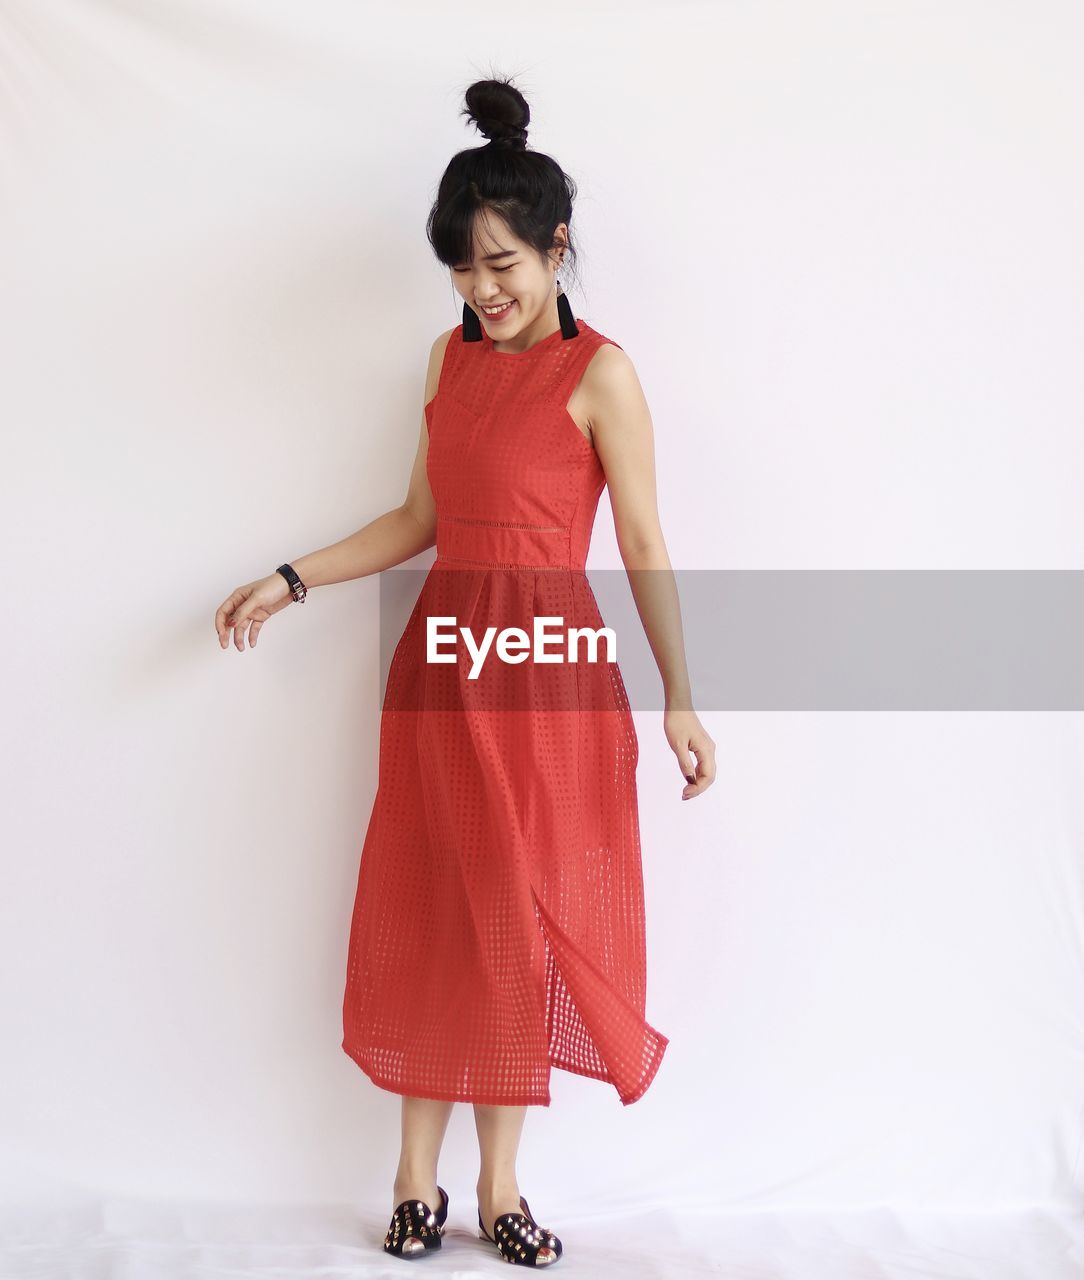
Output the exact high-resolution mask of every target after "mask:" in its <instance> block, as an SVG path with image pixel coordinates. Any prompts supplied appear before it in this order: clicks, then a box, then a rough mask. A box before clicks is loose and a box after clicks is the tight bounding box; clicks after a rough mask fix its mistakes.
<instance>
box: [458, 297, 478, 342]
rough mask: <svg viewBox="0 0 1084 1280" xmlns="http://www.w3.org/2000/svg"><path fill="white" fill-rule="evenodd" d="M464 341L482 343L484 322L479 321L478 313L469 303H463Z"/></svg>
mask: <svg viewBox="0 0 1084 1280" xmlns="http://www.w3.org/2000/svg"><path fill="white" fill-rule="evenodd" d="M463 341H464V342H481V341H482V322H481V320H479V319H478V312H477V311H475V310H473V309H472V307H471V305H470V303H469V302H464V303H463Z"/></svg>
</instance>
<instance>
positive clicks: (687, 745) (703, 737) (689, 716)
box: [662, 707, 715, 800]
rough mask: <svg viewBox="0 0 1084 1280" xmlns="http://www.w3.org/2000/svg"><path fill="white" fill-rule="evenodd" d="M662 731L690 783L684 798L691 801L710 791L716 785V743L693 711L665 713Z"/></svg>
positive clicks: (684, 792)
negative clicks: (694, 759) (694, 797)
mask: <svg viewBox="0 0 1084 1280" xmlns="http://www.w3.org/2000/svg"><path fill="white" fill-rule="evenodd" d="M662 728H663V732H664V733H665V734H666V741H667V742H669V744H670V746H671V748H672V749H673V752H674V754H675V755H676V756H677V761H678V768H679V769H680V770H681V772H682V775H683V776H684V778H685V780H686V782H687V783H688V785H687V786H686V787H685V789H684V791H682V793H681V798H682V800H691V799H692V798H693V796H698V795H701V794H702V793H703V792H705V791H707V789H708V787H710V786H711V784H712V783H713V782H714V781H715V742H714V741H713V740H712V738H711V736H710V734H709V733H708V731H707V729H705V728H704V726H703V725H702V724H701V723H700V717H699V716H698V715H697V714H696V712H695V711H693V709H692V708H691V707H689V708H688V709H686V710H670V709H667V710H666V711H664V712H663V717H662ZM693 756H695V757H696V761H695V763H694V761H693Z"/></svg>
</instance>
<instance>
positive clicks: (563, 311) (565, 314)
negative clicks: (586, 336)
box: [557, 280, 580, 338]
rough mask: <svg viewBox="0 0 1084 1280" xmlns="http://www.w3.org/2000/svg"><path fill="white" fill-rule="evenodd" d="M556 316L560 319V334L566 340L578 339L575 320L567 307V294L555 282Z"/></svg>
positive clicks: (570, 309)
mask: <svg viewBox="0 0 1084 1280" xmlns="http://www.w3.org/2000/svg"><path fill="white" fill-rule="evenodd" d="M557 314H558V315H559V316H560V317H561V333H562V334H563V335H564V337H566V338H578V337H579V336H580V331H579V329H578V328H577V327H576V318H575V316H574V315H573V314H572V307H571V306H570V305H569V301H568V294H567V293H565V291H564V289H563V287H562V285H561V281H560V280H558V281H557Z"/></svg>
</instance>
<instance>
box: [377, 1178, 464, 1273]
mask: <svg viewBox="0 0 1084 1280" xmlns="http://www.w3.org/2000/svg"><path fill="white" fill-rule="evenodd" d="M437 1190H438V1191H439V1192H440V1202H441V1203H440V1208H439V1209H438V1210H437V1211H436V1212H435V1213H434V1212H433V1210H432V1209H430V1208H429V1206H428V1205H427V1204H426V1203H425V1201H424V1200H404V1201H403V1202H402V1204H399V1205H396V1207H395V1212H394V1213H393V1214H392V1215H391V1224H390V1225H389V1227H388V1234H387V1235H386V1236H385V1237H384V1252H385V1253H391V1254H394V1255H395V1256H396V1257H397V1258H408V1259H414V1258H424V1257H425V1255H426V1254H427V1253H432V1252H433V1251H434V1250H435V1249H439V1248H440V1246H441V1236H442V1235H443V1234H444V1226H445V1223H446V1222H447V1221H448V1193H447V1191H445V1190H444V1188H443V1187H440V1186H438V1187H437Z"/></svg>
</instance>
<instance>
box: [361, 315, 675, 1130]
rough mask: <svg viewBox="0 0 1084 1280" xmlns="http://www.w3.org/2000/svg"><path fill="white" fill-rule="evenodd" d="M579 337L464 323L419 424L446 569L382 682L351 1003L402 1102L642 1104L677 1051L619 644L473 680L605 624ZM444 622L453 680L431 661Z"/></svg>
mask: <svg viewBox="0 0 1084 1280" xmlns="http://www.w3.org/2000/svg"><path fill="white" fill-rule="evenodd" d="M576 323H577V328H578V330H579V332H578V334H577V335H576V336H574V337H570V338H566V337H564V334H563V332H562V330H560V329H557V330H555V331H554V332H553V333H551V334H549V335H548V336H547V337H545V338H543V339H542V340H541V341H539V342H536V343H535V344H534V345H533V346H532V347H529V348H528V349H527V350H526V351H522V352H504V351H497V350H496V349H495V348H494V346H493V341H492V339H491V338H490V337H489V335H488V334H486V333H485V331H484V330H483V333H482V338H481V340H479V341H464V339H463V333H462V329H463V326H462V325H459V326H457V327H456V329H455V330H454V331H453V332H452V334H451V336H450V338H449V340H448V344H447V348H446V351H445V355H444V360H443V364H442V367H441V371H440V378H439V382H438V387H437V392H436V395H435V396H434V397H433V399H432V400H431V401H430V402H429V403H428V404H427V405H426V406H425V414H426V422H427V425H428V432H429V450H428V459H427V463H426V469H427V474H428V478H429V482H430V487H431V489H432V493H433V498H434V502H435V505H436V512H437V538H436V559H435V560H434V562H433V564H432V565H431V566H430V568H429V571H428V573H427V575H426V577H425V580H424V582H423V584H422V587H421V591H420V593H419V595H418V599H417V601H416V603H415V605H414V607H413V611H412V612H411V614H410V617H409V619H408V621H407V624H406V627H405V629H404V631H403V634H402V637H401V638H400V640H399V642H398V644H397V646H396V649H395V653H394V655H393V657H392V661H391V665H390V667H389V671H388V681H387V687H386V690H385V696H384V701H383V707H382V711H381V719H380V750H379V777H378V783H377V791H376V796H375V799H374V802H373V808H372V813H371V816H370V819H369V826H368V830H367V832H366V835H365V840H364V844H363V847H362V853H361V865H360V870H359V874H358V882H357V893H356V897H355V902H354V909H353V917H352V923H351V928H350V939H349V955H348V961H347V976H346V990H345V995H344V999H343V1033H344V1035H343V1042H342V1047H343V1049H344V1051H345V1052H346V1053H347V1054H348V1055H349V1056H350V1057H351V1058H352V1059H353V1060H354V1061H355V1062H356V1063H357V1065H358V1066H359V1067H361V1069H362V1070H363V1071H364V1072H365V1073H366V1074H367V1075H368V1076H369V1077H370V1079H371V1080H372V1081H373V1082H374V1083H375V1084H377V1085H379V1086H380V1087H381V1088H384V1089H388V1090H391V1091H392V1092H394V1093H400V1094H407V1095H412V1096H415V1097H422V1098H439V1099H451V1100H455V1101H462V1102H481V1103H499V1104H504V1105H508V1106H516V1105H529V1104H538V1105H542V1106H549V1104H550V1069H551V1067H559V1068H561V1069H562V1070H565V1071H570V1072H574V1073H575V1074H577V1075H581V1076H587V1077H591V1078H593V1079H596V1080H602V1081H606V1082H609V1083H610V1084H612V1085H613V1086H614V1088H615V1089H616V1090H617V1093H618V1096H619V1098H620V1100H621V1102H622V1103H623V1104H625V1105H628V1104H629V1103H632V1102H635V1101H636V1100H637V1099H638V1098H640V1097H642V1096H643V1094H644V1093H645V1092H646V1090H647V1088H648V1086H649V1085H650V1084H651V1082H652V1080H653V1079H654V1077H655V1074H656V1072H657V1071H658V1069H659V1065H660V1063H661V1061H662V1056H663V1053H664V1051H665V1048H666V1045H667V1044H668V1043H669V1042H668V1039H667V1037H666V1036H664V1035H662V1033H661V1032H659V1031H656V1030H655V1028H654V1027H652V1026H651V1025H650V1024H649V1023H648V1022H647V1021H646V1020H645V1017H644V1014H645V998H646V985H647V964H646V946H645V918H644V889H643V874H642V866H641V857H640V836H639V820H638V813H637V797H636V764H637V759H638V754H639V752H638V744H637V738H636V729H635V726H634V723H633V718H632V714H631V711H630V708H629V703H628V698H627V696H626V692H625V686H624V683H623V681H622V678H621V672H620V668H619V667H618V665H617V664H616V662H611V661H607V660H606V657H607V650H606V645H605V643H604V642H602V643H600V645H599V647H598V650H597V658H598V660H597V661H587V660H585V659H586V657H587V655H588V649H587V647H586V646H585V645H581V647H580V649H579V660H578V661H564V662H557V661H552V660H551V661H539V660H538V659H537V658H536V657H533V656H532V653H531V652H527V653H526V654H523V651H522V650H519V651H516V650H514V649H512V648H510V649H509V650H507V651H506V652H507V653H509V654H511V653H513V652H517V653H518V656H521V657H525V658H526V660H524V661H519V662H517V661H514V660H508V661H503V660H502V659H501V658H500V657H499V656H498V650H497V645H496V640H494V642H493V648H492V649H491V650H490V651H489V653H488V655H487V657H486V660H485V661H484V663H482V664H481V669H480V670H478V668H477V666H476V664H475V662H474V658H473V657H472V656H471V654H470V653H469V652H468V651H467V647H466V644H465V642H464V641H463V640H462V639H460V638H459V636H458V632H457V629H458V628H469V629H470V631H471V633H472V635H473V637H474V641H475V643H476V644H477V643H481V642H482V641H483V639H484V636H485V633H486V631H487V629H488V628H496V629H497V631H498V632H500V631H502V630H504V628H506V627H521V628H523V630H524V632H525V633H526V635H527V636H531V634H532V625H533V621H534V619H535V618H549V619H556V620H558V623H559V625H556V624H554V623H552V622H551V624H550V627H551V630H550V631H549V633H548V634H549V635H550V637H551V640H550V647H549V649H548V652H550V653H567V649H566V648H565V643H566V642H565V639H564V636H565V629H566V628H567V627H569V626H580V627H589V628H592V629H597V628H600V627H603V626H605V623H604V621H603V619H602V618H601V616H600V613H599V610H598V606H597V604H596V601H595V597H594V594H593V592H592V590H591V587H590V585H589V583H588V581H587V577H586V573H585V569H584V566H585V562H586V558H587V550H588V546H589V544H590V540H591V530H592V526H593V524H594V519H595V512H596V509H597V506H598V500H599V497H600V495H601V493H602V490H603V488H604V487H605V483H606V478H605V473H604V470H603V467H602V464H601V462H600V460H599V458H598V455H597V454H596V452H595V450H594V448H593V446H592V445H591V443H590V442H589V441H588V440H587V438H586V437H585V436H584V435H583V433H582V432H581V431H580V429H579V427H578V426H577V425H576V423H575V421H574V420H573V419H572V417H571V415H570V414H569V413H568V410H567V407H566V406H567V404H568V400H569V398H570V396H571V394H572V392H573V391H574V390H575V387H576V385H577V383H578V382H579V381H580V378H581V377H582V375H583V372H584V370H585V369H586V367H587V364H588V362H589V361H590V359H591V357H592V356H593V355H594V354H595V352H596V351H597V350H598V348H599V347H600V346H602V345H604V344H605V343H607V342H610V341H611V339H609V338H605V337H603V335H602V334H601V333H598V332H597V331H596V330H595V329H593V328H592V327H591V326H590V325H588V324H587V323H586V322H585V321H583V320H577V322H576ZM614 345H615V346H616V345H618V344H616V343H615V344H614ZM431 618H432V619H444V620H445V621H444V622H443V623H442V624H441V625H442V626H443V627H444V628H445V635H451V636H452V642H451V643H449V642H447V641H445V642H444V643H443V645H442V646H441V647H440V649H439V651H440V652H442V653H445V654H448V653H451V654H453V655H454V659H455V660H454V662H452V663H449V662H435V661H429V660H428V658H429V657H430V656H432V653H433V652H436V650H430V651H427V627H428V620H429V619H431ZM555 625H556V629H555V630H554V629H552V628H554V626H555ZM554 635H557V636H558V637H559V641H560V642H559V643H558V644H556V645H554V643H553V640H552V637H553V636H554ZM534 652H535V653H537V650H535V651H534ZM472 668H473V669H474V670H475V675H474V678H471V675H470V673H471V671H472Z"/></svg>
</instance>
